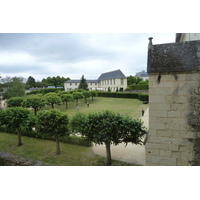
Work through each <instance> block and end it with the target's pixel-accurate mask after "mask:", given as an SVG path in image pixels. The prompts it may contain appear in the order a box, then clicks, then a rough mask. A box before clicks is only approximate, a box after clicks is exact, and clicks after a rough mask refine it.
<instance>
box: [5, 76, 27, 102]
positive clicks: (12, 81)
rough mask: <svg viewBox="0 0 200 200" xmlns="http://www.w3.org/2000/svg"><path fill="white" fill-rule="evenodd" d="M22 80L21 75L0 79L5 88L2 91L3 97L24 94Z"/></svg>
mask: <svg viewBox="0 0 200 200" xmlns="http://www.w3.org/2000/svg"><path fill="white" fill-rule="evenodd" d="M24 80H25V79H24V78H22V77H13V78H10V77H6V78H4V79H2V82H3V86H4V87H6V88H7V89H6V91H5V92H4V93H3V99H9V98H11V97H22V96H24V95H25V91H26V87H25V83H24Z"/></svg>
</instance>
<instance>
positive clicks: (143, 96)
mask: <svg viewBox="0 0 200 200" xmlns="http://www.w3.org/2000/svg"><path fill="white" fill-rule="evenodd" d="M138 99H139V100H140V101H149V95H148V94H142V93H140V94H139V95H138Z"/></svg>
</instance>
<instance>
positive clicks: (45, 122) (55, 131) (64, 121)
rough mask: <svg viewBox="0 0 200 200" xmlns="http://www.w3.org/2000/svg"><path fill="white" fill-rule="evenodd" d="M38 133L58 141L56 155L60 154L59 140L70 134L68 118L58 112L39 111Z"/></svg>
mask: <svg viewBox="0 0 200 200" xmlns="http://www.w3.org/2000/svg"><path fill="white" fill-rule="evenodd" d="M37 131H38V133H39V134H42V135H44V136H46V135H47V136H52V137H54V138H55V139H56V154H60V145H59V138H60V137H63V136H66V135H68V134H69V129H68V116H67V115H66V114H64V113H61V112H60V111H57V110H50V111H39V112H38V118H37Z"/></svg>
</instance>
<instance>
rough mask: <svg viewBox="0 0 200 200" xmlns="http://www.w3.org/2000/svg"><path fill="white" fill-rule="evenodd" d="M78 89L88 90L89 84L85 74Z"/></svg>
mask: <svg viewBox="0 0 200 200" xmlns="http://www.w3.org/2000/svg"><path fill="white" fill-rule="evenodd" d="M78 89H83V90H86V91H87V90H88V84H87V82H86V79H85V78H84V75H82V77H81V81H80V84H79V86H78Z"/></svg>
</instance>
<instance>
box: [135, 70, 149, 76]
mask: <svg viewBox="0 0 200 200" xmlns="http://www.w3.org/2000/svg"><path fill="white" fill-rule="evenodd" d="M148 76H149V75H148V74H147V72H145V71H141V72H138V73H137V74H136V75H135V77H148Z"/></svg>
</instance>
